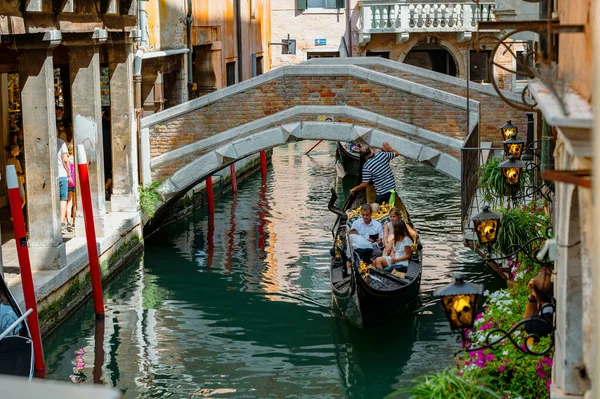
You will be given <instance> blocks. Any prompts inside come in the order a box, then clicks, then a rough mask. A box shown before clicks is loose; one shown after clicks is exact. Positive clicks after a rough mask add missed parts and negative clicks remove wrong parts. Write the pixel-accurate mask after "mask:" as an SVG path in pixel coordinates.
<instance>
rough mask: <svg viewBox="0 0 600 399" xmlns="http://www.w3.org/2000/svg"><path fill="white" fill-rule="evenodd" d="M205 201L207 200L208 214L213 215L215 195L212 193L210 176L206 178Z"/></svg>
mask: <svg viewBox="0 0 600 399" xmlns="http://www.w3.org/2000/svg"><path fill="white" fill-rule="evenodd" d="M206 199H207V200H208V213H215V194H214V191H213V183H212V176H209V177H207V178H206Z"/></svg>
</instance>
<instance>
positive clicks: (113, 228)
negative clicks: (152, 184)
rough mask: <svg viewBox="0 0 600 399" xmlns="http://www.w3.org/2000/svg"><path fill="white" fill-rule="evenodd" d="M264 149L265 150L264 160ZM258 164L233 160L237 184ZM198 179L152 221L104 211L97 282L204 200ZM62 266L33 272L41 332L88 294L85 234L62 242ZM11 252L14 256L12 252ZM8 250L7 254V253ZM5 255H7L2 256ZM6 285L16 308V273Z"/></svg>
mask: <svg viewBox="0 0 600 399" xmlns="http://www.w3.org/2000/svg"><path fill="white" fill-rule="evenodd" d="M270 153H271V152H270V151H269V153H268V155H269V158H270ZM259 168H260V158H259V155H258V154H256V155H253V156H250V157H247V158H246V159H243V160H240V161H238V162H236V179H237V181H238V183H239V182H240V181H242V180H243V179H244V178H246V177H247V176H249V175H251V174H253V173H255V172H257V171H258V170H259ZM213 184H214V193H215V197H218V196H220V195H222V194H223V193H226V192H227V191H228V190H229V189H230V187H231V176H230V173H229V168H226V169H224V170H223V171H222V173H220V174H217V175H215V176H214V178H213ZM205 190H206V185H205V183H204V182H202V183H200V184H198V185H197V186H195V187H193V188H192V189H191V190H189V192H188V193H186V195H184V196H183V197H182V198H181V199H180V200H178V201H177V202H175V203H173V204H172V205H171V206H169V207H167V208H168V209H167V210H164V211H163V212H162V214H159V215H156V216H155V217H154V218H153V219H152V220H150V221H149V220H142V217H141V213H140V212H110V213H108V214H107V231H106V234H105V236H104V237H98V238H97V246H98V253H99V254H100V268H101V272H102V281H103V283H106V282H107V281H109V280H110V279H111V278H113V277H114V276H115V275H116V274H117V273H118V272H119V271H120V270H121V269H122V267H123V266H124V265H126V264H127V263H128V262H130V261H132V260H134V259H135V258H136V256H137V257H141V253H142V251H143V248H144V237H146V236H147V235H148V234H150V233H151V232H153V231H156V230H157V229H158V228H160V226H161V225H165V224H166V223H169V222H172V221H175V220H177V219H180V218H182V217H184V216H185V215H187V214H189V213H191V212H192V211H193V210H194V209H197V208H198V207H202V206H204V205H205V204H206V193H205ZM65 249H66V253H67V266H65V267H64V268H62V269H60V270H34V271H33V280H34V284H35V291H36V297H37V302H38V313H39V318H40V328H41V331H42V335H43V336H46V335H48V334H49V333H50V332H51V331H52V330H53V329H54V328H55V327H57V326H58V325H59V324H60V323H61V322H62V321H64V320H66V319H67V318H68V317H69V316H70V315H71V313H73V312H74V311H75V310H76V309H77V308H79V307H80V306H81V305H83V304H84V303H85V302H86V301H87V300H88V299H89V298H90V297H91V292H92V289H91V282H90V272H89V261H88V254H87V243H86V239H85V237H74V238H72V239H70V240H69V241H67V242H66V243H65ZM2 251H3V253H4V254H5V255H4V258H5V259H6V258H7V257H9V258H10V257H11V256H12V255H14V257H16V248H15V244H14V240H11V241H9V242H7V243H5V244H4V245H3V246H2ZM13 252H14V254H13ZM7 253H9V254H7ZM7 255H8V256H7ZM7 284H8V286H9V288H10V290H11V292H12V293H13V295H14V296H15V299H16V300H17V302H18V304H19V306H20V307H21V309H25V301H24V298H23V287H22V285H21V279H20V277H15V278H12V279H9V280H8V281H7Z"/></svg>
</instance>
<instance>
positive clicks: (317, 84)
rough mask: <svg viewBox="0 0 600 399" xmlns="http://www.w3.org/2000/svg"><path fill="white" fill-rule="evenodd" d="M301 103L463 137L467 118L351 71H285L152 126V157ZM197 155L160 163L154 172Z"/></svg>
mask: <svg viewBox="0 0 600 399" xmlns="http://www.w3.org/2000/svg"><path fill="white" fill-rule="evenodd" d="M298 105H349V106H354V107H357V108H361V109H365V110H368V111H371V112H374V113H377V114H380V115H383V116H387V117H389V118H393V119H397V120H401V121H404V122H408V123H411V124H414V125H416V126H419V127H423V128H425V129H429V130H432V131H436V132H439V133H442V134H445V135H448V136H452V137H456V138H464V132H465V127H466V119H467V118H466V112H465V110H463V109H457V108H456V107H453V106H450V105H448V104H444V103H439V102H436V101H432V100H431V99H426V98H422V97H419V96H416V95H413V94H409V93H406V92H402V91H398V90H395V89H392V88H389V87H385V86H382V85H378V84H375V83H371V82H368V81H364V80H360V79H356V78H352V77H309V76H285V77H283V78H279V79H277V80H274V81H270V82H268V83H265V84H263V85H260V86H258V87H255V88H252V89H249V90H246V91H244V92H241V93H238V94H236V95H232V96H229V97H227V98H224V99H222V100H219V101H216V102H214V103H211V104H208V105H206V106H204V107H202V108H200V109H198V110H194V111H190V112H189V113H186V114H183V115H180V116H178V117H175V118H173V119H171V120H168V121H166V122H162V123H159V124H157V125H154V126H152V127H151V129H150V147H151V157H152V158H154V157H156V156H158V155H161V154H164V153H166V152H169V151H171V150H174V149H176V148H179V147H182V146H185V145H188V144H191V143H193V142H196V141H198V140H201V139H203V138H207V137H210V136H212V135H214V134H215V133H219V132H223V131H226V130H228V129H231V128H234V127H237V126H240V125H243V124H245V123H248V122H251V121H253V120H256V119H259V118H262V117H264V116H267V115H270V114H273V113H276V112H278V111H283V110H285V109H288V108H291V107H294V106H298ZM312 118H314V116H312V117H311V119H312ZM196 155H198V154H194V156H193V157H191V158H186V159H180V160H179V161H178V162H177V163H173V164H171V165H163V166H161V168H159V169H158V170H155V171H154V172H153V173H154V175H155V176H153V177H154V178H161V177H164V176H168V175H170V174H171V173H172V172H174V171H175V170H178V169H179V168H180V167H181V166H183V165H184V164H186V163H188V162H189V161H190V160H191V159H193V158H194V157H195V156H196Z"/></svg>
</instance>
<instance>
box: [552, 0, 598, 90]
mask: <svg viewBox="0 0 600 399" xmlns="http://www.w3.org/2000/svg"><path fill="white" fill-rule="evenodd" d="M558 14H559V18H560V23H561V25H571V24H574V25H584V27H585V32H584V33H561V34H560V35H559V47H560V51H559V59H558V65H559V68H560V73H561V75H562V76H561V77H562V78H563V79H566V80H567V82H569V83H570V84H571V87H572V88H573V89H575V90H576V91H577V92H579V94H581V95H582V96H583V97H584V98H585V99H587V100H589V101H591V96H592V79H593V74H592V73H591V72H590V66H591V65H592V33H593V29H594V26H593V23H592V21H591V0H559V1H558Z"/></svg>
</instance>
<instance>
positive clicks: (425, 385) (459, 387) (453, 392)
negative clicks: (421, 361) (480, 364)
mask: <svg viewBox="0 0 600 399" xmlns="http://www.w3.org/2000/svg"><path fill="white" fill-rule="evenodd" d="M415 382H416V385H414V386H412V387H410V388H407V389H402V390H400V391H398V392H394V393H392V394H391V395H389V396H388V398H390V397H393V396H395V395H397V394H399V393H410V399H473V398H500V396H499V395H498V394H497V393H496V391H497V387H496V385H495V382H494V379H493V378H492V377H490V376H488V375H485V374H483V373H481V374H480V373H477V372H471V373H468V374H463V375H459V374H457V371H456V369H452V368H447V369H445V370H443V371H441V372H439V373H437V374H433V375H426V376H423V377H421V378H419V379H418V380H417V381H415Z"/></svg>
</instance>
